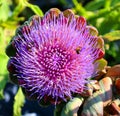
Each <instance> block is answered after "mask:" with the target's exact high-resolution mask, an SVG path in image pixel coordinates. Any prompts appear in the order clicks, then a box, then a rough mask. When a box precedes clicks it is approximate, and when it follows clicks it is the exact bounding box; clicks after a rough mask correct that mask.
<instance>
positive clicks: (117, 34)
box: [103, 30, 120, 41]
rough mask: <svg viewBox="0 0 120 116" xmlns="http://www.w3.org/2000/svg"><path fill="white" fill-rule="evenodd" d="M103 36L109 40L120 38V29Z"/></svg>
mask: <svg viewBox="0 0 120 116" xmlns="http://www.w3.org/2000/svg"><path fill="white" fill-rule="evenodd" d="M103 38H105V39H107V40H109V41H115V40H120V30H116V31H112V32H110V33H107V34H105V35H103Z"/></svg>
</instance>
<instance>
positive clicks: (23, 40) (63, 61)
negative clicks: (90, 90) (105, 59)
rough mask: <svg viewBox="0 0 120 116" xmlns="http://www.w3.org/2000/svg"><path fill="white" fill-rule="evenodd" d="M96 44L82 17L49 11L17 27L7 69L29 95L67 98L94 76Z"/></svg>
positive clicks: (55, 99)
mask: <svg viewBox="0 0 120 116" xmlns="http://www.w3.org/2000/svg"><path fill="white" fill-rule="evenodd" d="M97 46H98V37H97V36H96V35H92V34H91V33H90V31H89V29H88V28H87V23H86V20H85V19H84V18H83V17H77V18H76V17H75V15H73V14H69V15H68V16H67V17H66V16H65V15H64V13H62V12H60V13H58V14H57V15H56V13H55V12H51V11H49V12H47V13H46V14H45V16H44V17H42V18H40V17H39V16H33V17H32V18H31V19H30V20H29V21H27V22H25V24H24V25H23V26H21V27H19V28H18V29H17V31H16V35H15V36H14V38H13V40H12V47H13V49H14V50H15V54H14V55H13V56H11V57H10V61H9V63H8V70H9V72H10V76H11V77H12V80H15V81H14V82H15V83H17V84H19V85H20V86H21V87H22V88H23V89H24V92H25V93H26V95H27V96H28V97H29V98H34V99H37V100H38V101H40V100H42V99H44V101H46V102H47V101H50V102H52V103H53V102H54V103H58V101H61V100H64V101H66V100H67V99H68V98H72V95H73V94H74V93H81V92H83V89H84V88H85V84H86V83H88V79H89V78H90V77H93V76H94V75H95V73H96V71H95V68H96V65H95V64H94V62H95V60H97V59H98V58H99V57H100V55H101V49H100V48H98V47H97Z"/></svg>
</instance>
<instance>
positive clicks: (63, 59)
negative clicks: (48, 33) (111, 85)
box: [40, 45, 71, 78]
mask: <svg viewBox="0 0 120 116" xmlns="http://www.w3.org/2000/svg"><path fill="white" fill-rule="evenodd" d="M41 56H42V57H41V58H42V59H40V60H41V61H42V62H41V66H42V67H43V68H44V74H45V75H46V76H48V77H50V78H56V77H57V78H58V77H61V74H62V73H64V72H65V69H66V68H67V67H68V66H69V64H70V60H71V55H70V53H69V52H67V51H66V50H65V49H64V48H62V47H61V46H58V45H56V46H47V47H44V49H43V50H42V52H41Z"/></svg>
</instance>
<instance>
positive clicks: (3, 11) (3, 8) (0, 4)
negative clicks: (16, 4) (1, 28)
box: [0, 0, 10, 21]
mask: <svg viewBox="0 0 120 116" xmlns="http://www.w3.org/2000/svg"><path fill="white" fill-rule="evenodd" d="M9 12H10V9H9V4H8V2H7V0H0V21H5V20H7V18H8V16H9Z"/></svg>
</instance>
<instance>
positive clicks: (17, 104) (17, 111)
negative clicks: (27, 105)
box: [13, 88, 25, 116]
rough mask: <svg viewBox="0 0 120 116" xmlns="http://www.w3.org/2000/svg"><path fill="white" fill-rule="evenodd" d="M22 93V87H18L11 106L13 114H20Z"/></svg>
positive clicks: (22, 99)
mask: <svg viewBox="0 0 120 116" xmlns="http://www.w3.org/2000/svg"><path fill="white" fill-rule="evenodd" d="M24 99H25V97H24V95H23V92H22V89H21V88H19V90H18V92H17V94H16V96H15V98H14V106H13V110H14V111H13V116H21V115H22V114H21V108H22V107H23V105H24Z"/></svg>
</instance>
